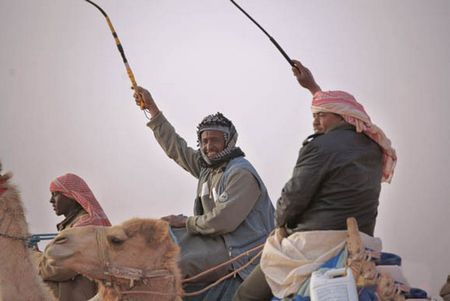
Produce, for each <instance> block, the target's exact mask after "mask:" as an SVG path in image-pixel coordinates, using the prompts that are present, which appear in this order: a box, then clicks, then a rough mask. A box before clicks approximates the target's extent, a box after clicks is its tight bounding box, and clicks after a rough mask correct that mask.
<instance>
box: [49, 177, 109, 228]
mask: <svg viewBox="0 0 450 301" xmlns="http://www.w3.org/2000/svg"><path fill="white" fill-rule="evenodd" d="M50 191H51V192H61V193H62V194H63V195H65V196H66V197H68V198H71V199H73V200H75V201H76V202H78V203H79V204H80V205H81V207H83V209H84V210H85V211H86V212H87V213H88V215H86V216H83V217H81V218H80V220H79V221H77V222H76V223H75V224H74V227H80V226H87V225H97V226H111V223H110V222H109V219H108V217H107V216H106V214H105V212H104V211H103V209H102V207H101V206H100V204H99V203H98V202H97V200H96V198H95V196H94V194H93V193H92V191H91V189H90V188H89V186H88V185H87V184H86V182H85V181H84V180H83V179H82V178H80V177H79V176H77V175H74V174H71V173H68V174H65V175H63V176H60V177H58V178H56V179H55V180H54V181H53V182H51V183H50Z"/></svg>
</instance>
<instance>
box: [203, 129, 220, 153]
mask: <svg viewBox="0 0 450 301" xmlns="http://www.w3.org/2000/svg"><path fill="white" fill-rule="evenodd" d="M200 142H201V148H202V151H203V153H204V154H205V155H206V156H207V157H208V158H209V159H213V158H214V157H215V156H216V155H217V154H218V153H220V152H221V151H223V150H224V148H225V137H224V135H223V132H221V131H204V132H202V134H201V141H200Z"/></svg>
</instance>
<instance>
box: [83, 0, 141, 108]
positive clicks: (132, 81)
mask: <svg viewBox="0 0 450 301" xmlns="http://www.w3.org/2000/svg"><path fill="white" fill-rule="evenodd" d="M86 2H89V3H90V4H92V5H93V6H95V7H96V8H97V9H98V10H99V11H100V12H101V13H102V15H103V16H104V17H105V18H106V22H108V26H109V29H110V30H111V33H112V35H113V37H114V40H115V41H116V45H117V49H119V52H120V55H121V56H122V60H123V63H124V64H125V68H126V69H127V74H128V78H129V79H130V81H131V85H132V87H133V90H134V91H135V92H137V86H138V85H137V83H136V79H135V78H134V74H133V71H132V70H131V68H130V65H129V64H128V61H127V58H126V56H125V52H124V50H123V47H122V44H121V43H120V40H119V37H118V36H117V33H116V30H115V29H114V26H113V25H112V23H111V20H110V19H109V17H108V15H107V14H106V12H105V11H104V10H103V9H102V8H101V7H100V6H98V5H97V4H95V3H94V2H92V1H90V0H86ZM138 97H139V106H140V107H141V109H142V110H144V108H145V103H144V100H143V99H142V96H141V95H140V94H139V93H138ZM144 112H145V111H144Z"/></svg>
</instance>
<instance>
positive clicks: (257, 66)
mask: <svg viewBox="0 0 450 301" xmlns="http://www.w3.org/2000/svg"><path fill="white" fill-rule="evenodd" d="M238 3H240V4H241V5H242V6H243V7H244V8H245V9H247V10H248V12H249V13H251V14H252V15H253V17H254V18H255V19H256V20H258V21H259V22H260V23H261V25H263V26H264V27H265V28H266V30H267V31H269V32H270V33H271V34H272V36H273V37H275V38H276V39H277V40H278V42H279V43H280V44H281V45H282V46H283V47H284V48H285V50H286V51H287V53H288V54H289V55H290V56H291V57H292V58H297V59H300V60H302V61H303V62H304V64H305V65H306V66H308V67H309V68H310V69H311V70H312V72H313V74H314V75H315V77H316V80H317V81H318V83H319V84H320V85H321V87H322V89H324V90H337V89H338V90H345V91H348V92H350V93H352V94H353V95H355V97H356V98H357V99H358V100H359V101H360V102H361V103H362V104H363V105H364V106H365V108H366V111H367V112H368V113H369V115H370V116H371V118H372V121H373V122H374V123H376V124H377V125H378V126H380V127H381V128H382V129H383V130H384V131H385V133H386V134H387V136H388V137H389V138H391V140H392V143H393V146H394V147H395V148H396V149H397V153H398V158H399V160H398V164H397V169H396V171H395V175H394V179H393V181H392V184H390V185H389V184H383V188H382V193H381V196H380V208H379V209H380V210H379V216H378V221H377V227H376V233H375V234H376V236H379V237H380V238H381V239H382V241H383V248H384V250H385V251H388V252H394V253H397V254H399V255H401V256H402V258H403V270H404V273H405V275H406V277H407V278H408V279H409V281H410V283H411V285H413V286H416V287H421V288H423V289H426V290H428V292H429V293H430V294H432V295H434V296H436V295H437V294H438V290H439V288H440V287H441V285H442V284H443V283H444V281H445V280H446V276H447V274H450V259H449V256H448V252H449V250H450V238H449V235H448V234H444V233H447V232H448V224H449V222H448V218H449V216H450V205H449V197H450V185H449V175H448V170H449V168H450V160H449V159H448V153H449V150H450V138H449V137H450V135H449V130H450V126H449V122H448V119H447V116H448V115H449V113H450V104H449V103H450V102H449V95H450V38H449V37H450V35H449V28H450V2H449V1H448V0H429V1H425V0H379V1H367V0H340V1H330V0H327V1H326V0H318V1H306V0H305V1H304V0H277V1H275V0H241V1H238ZM98 4H99V5H101V6H102V7H103V8H104V9H105V11H106V12H107V13H108V14H109V16H110V18H111V20H112V22H113V24H114V26H115V27H116V30H117V33H118V35H119V37H120V39H121V41H122V44H123V46H124V48H125V52H126V54H127V57H128V59H129V63H130V65H131V67H132V69H133V71H134V72H135V75H136V79H137V82H138V84H140V85H142V86H144V87H146V88H148V89H149V90H150V91H151V92H152V94H153V96H154V98H155V99H156V101H157V103H158V105H159V107H160V109H161V110H162V111H163V112H164V114H165V115H166V116H167V118H168V119H169V120H170V121H171V122H172V124H173V125H174V126H175V128H176V129H177V131H178V133H179V134H181V135H182V136H183V137H185V139H186V140H187V141H188V143H189V144H190V145H191V146H193V147H195V146H196V135H195V128H196V125H197V124H198V122H199V121H200V120H201V119H202V118H203V117H204V116H205V115H207V114H210V113H215V112H217V111H220V112H222V113H224V114H225V115H226V116H227V117H229V118H230V119H231V120H232V121H233V122H234V123H235V125H236V128H237V130H238V132H239V140H238V145H239V146H240V147H241V148H242V149H243V150H244V152H245V153H246V154H247V158H248V159H249V160H250V161H251V162H252V163H253V164H254V165H255V167H256V168H257V170H258V171H259V173H260V175H261V177H262V178H263V180H264V181H265V183H266V185H267V187H268V189H269V192H270V196H271V198H272V201H273V202H275V201H276V199H277V198H278V197H279V195H280V191H281V189H282V187H283V185H284V183H285V182H286V181H287V180H288V179H289V177H290V175H291V173H292V169H293V166H294V164H295V162H296V159H297V155H298V150H299V147H300V145H301V141H302V140H303V139H304V138H305V137H306V136H307V135H309V134H311V132H312V130H311V121H312V120H311V113H310V110H309V106H310V95H309V92H307V91H305V90H303V89H301V88H300V86H299V85H298V84H297V82H296V81H295V79H294V77H293V76H292V72H291V69H290V66H289V65H288V64H287V62H286V61H285V60H284V58H283V57H282V56H281V55H280V54H279V53H278V52H277V50H276V49H275V48H274V47H273V45H272V44H271V43H270V41H269V40H268V39H267V37H265V36H264V35H263V33H262V32H260V31H259V30H258V29H257V28H256V27H255V26H254V25H253V24H252V23H250V21H249V20H248V19H246V18H245V16H244V15H242V13H240V12H239V11H238V10H237V9H236V8H235V7H234V6H233V5H232V4H231V2H230V1H227V0H189V1H186V0H133V1H124V0H122V1H120V0H103V1H101V0H98ZM0 41H1V47H0V87H1V88H0V141H1V142H0V159H1V161H2V162H3V167H4V169H5V170H10V171H12V172H13V173H14V174H15V178H14V181H15V183H17V184H18V185H19V187H20V190H21V191H22V197H23V201H24V203H25V206H26V209H27V218H28V221H29V224H30V230H31V232H33V233H39V232H54V231H55V224H56V223H57V222H59V221H60V220H61V217H56V216H55V215H54V212H53V211H52V208H51V206H50V204H49V202H48V201H49V198H50V194H49V191H48V186H49V183H50V181H51V180H53V179H54V178H55V177H57V176H59V175H62V174H64V173H66V172H73V173H76V174H78V175H80V176H81V177H83V178H84V179H85V180H86V181H87V182H88V184H89V185H90V186H91V188H92V190H93V191H94V193H95V195H96V196H97V199H98V200H99V201H100V203H101V204H102V206H103V208H104V209H105V211H106V213H107V214H108V216H109V217H110V219H111V221H112V222H113V223H120V222H122V221H124V220H126V219H128V218H131V217H135V216H139V217H160V216H162V215H167V214H170V213H184V214H186V215H189V214H190V213H191V212H192V204H193V200H194V195H195V189H196V180H195V179H194V178H192V176H190V175H189V174H188V173H187V172H185V171H184V170H182V169H181V168H179V167H178V166H177V165H176V164H175V163H174V162H172V161H171V160H170V159H168V158H167V157H166V156H165V154H164V153H163V151H162V150H161V149H160V148H159V146H158V145H157V143H156V142H155V139H154V138H153V135H152V133H151V132H150V130H149V129H148V128H147V127H146V126H145V124H146V118H145V116H144V115H143V113H142V112H141V111H140V110H139V109H138V108H137V107H136V106H135V105H134V100H133V98H132V91H131V90H130V82H129V80H128V78H127V75H126V72H125V69H124V66H123V64H122V62H121V58H120V55H119V52H118V51H117V49H116V46H115V44H114V41H113V39H112V36H111V33H110V31H109V29H108V27H107V24H106V22H105V19H104V17H103V16H102V15H101V14H100V13H99V11H97V10H96V9H95V8H94V7H92V6H91V5H89V4H88V3H86V2H85V1H82V0H76V1H75V0H0Z"/></svg>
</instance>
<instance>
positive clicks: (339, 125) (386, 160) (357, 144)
mask: <svg viewBox="0 0 450 301" xmlns="http://www.w3.org/2000/svg"><path fill="white" fill-rule="evenodd" d="M293 63H294V65H295V67H294V68H293V72H294V75H295V76H296V78H297V80H298V82H299V83H300V85H301V86H302V87H304V88H306V89H308V90H309V91H310V92H311V94H312V95H313V100H312V106H311V109H312V113H313V128H314V134H313V135H311V136H309V137H308V138H307V139H306V140H305V141H304V142H303V146H302V148H301V149H300V153H299V156H298V159H297V162H296V164H295V167H294V171H293V175H292V177H291V179H290V180H289V181H288V182H287V183H286V185H285V186H284V188H283V190H282V192H281V196H280V198H279V199H278V201H277V208H276V213H275V215H276V226H277V227H278V229H279V230H278V231H277V233H278V234H283V236H286V235H290V234H292V233H299V232H305V231H306V232H307V231H314V230H346V220H347V218H348V217H355V218H356V220H357V222H358V225H359V229H360V231H361V232H363V233H366V234H368V235H370V236H372V235H373V232H374V228H375V220H376V216H377V208H378V198H379V195H380V190H381V182H390V180H391V178H392V175H393V171H394V166H395V162H396V160H397V157H396V154H395V150H394V149H393V148H392V147H391V143H390V141H389V139H387V138H386V136H385V135H384V133H383V131H382V130H381V129H379V128H378V127H377V126H376V125H374V124H373V123H372V122H371V121H370V118H369V116H368V115H367V113H366V112H365V110H364V108H363V106H362V105H361V104H359V103H358V102H357V101H356V100H355V98H354V97H353V96H352V95H350V94H348V93H346V92H342V91H328V92H324V91H321V89H320V87H319V85H318V84H317V83H316V82H315V80H314V78H313V76H312V74H311V72H310V71H309V70H308V69H307V68H306V67H304V66H303V65H302V64H301V63H300V62H299V61H293ZM263 259H264V258H263ZM261 266H262V265H261ZM274 268H276V266H274ZM266 277H267V275H265V274H264V267H262V268H261V267H260V266H257V267H256V268H255V269H254V270H253V272H252V274H251V275H250V276H249V277H248V278H247V279H246V280H245V281H244V282H243V284H242V285H241V287H240V288H239V289H238V291H237V293H236V295H235V297H234V299H233V300H235V301H242V300H258V301H260V300H270V299H271V297H272V290H271V287H269V285H268V281H267V279H266ZM277 297H278V296H277Z"/></svg>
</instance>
